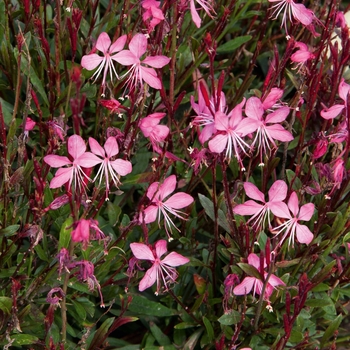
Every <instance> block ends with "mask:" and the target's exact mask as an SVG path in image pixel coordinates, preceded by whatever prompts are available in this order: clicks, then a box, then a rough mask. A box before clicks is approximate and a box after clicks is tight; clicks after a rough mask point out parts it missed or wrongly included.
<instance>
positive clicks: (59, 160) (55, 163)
mask: <svg viewBox="0 0 350 350" xmlns="http://www.w3.org/2000/svg"><path fill="white" fill-rule="evenodd" d="M44 161H45V163H47V164H48V165H50V167H52V168H60V167H61V166H64V165H69V164H72V162H71V161H70V160H69V159H68V158H67V157H64V156H57V155H55V154H49V155H48V156H45V157H44Z"/></svg>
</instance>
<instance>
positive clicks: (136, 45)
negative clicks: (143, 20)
mask: <svg viewBox="0 0 350 350" xmlns="http://www.w3.org/2000/svg"><path fill="white" fill-rule="evenodd" d="M146 50H147V38H146V36H145V35H143V34H136V35H135V36H134V37H133V38H132V39H131V41H130V44H129V50H123V51H121V52H119V53H117V54H116V55H115V56H114V57H113V59H114V60H116V61H117V62H118V63H120V64H122V65H123V66H131V68H130V69H129V70H128V72H127V73H126V74H125V75H129V77H128V79H127V82H126V83H127V86H128V88H129V90H133V89H134V88H135V87H136V86H137V85H138V84H140V86H141V88H142V86H143V82H144V81H145V82H146V83H147V84H148V85H149V86H151V87H153V88H154V89H158V90H160V89H161V88H162V82H161V80H160V79H159V78H158V76H157V72H156V71H155V70H154V69H153V68H162V67H164V66H165V65H167V64H168V63H169V62H170V58H168V57H166V56H148V57H145V58H144V59H143V60H141V57H142V56H143V55H144V54H145V52H146ZM145 64H146V65H148V66H150V67H153V68H149V67H146V66H145Z"/></svg>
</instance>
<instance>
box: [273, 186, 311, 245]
mask: <svg viewBox="0 0 350 350" xmlns="http://www.w3.org/2000/svg"><path fill="white" fill-rule="evenodd" d="M288 208H289V209H288ZM314 211H315V205H314V204H313V203H307V204H304V205H303V206H302V207H301V208H299V200H298V196H297V194H296V193H295V192H293V193H292V194H291V196H290V198H289V201H288V207H287V205H286V204H285V203H281V204H280V214H279V217H280V218H283V219H288V220H287V221H285V222H284V223H283V224H281V225H279V226H277V227H274V229H273V230H274V232H275V233H276V234H280V233H281V232H283V231H284V235H283V237H282V239H281V241H280V243H279V244H280V245H282V243H283V242H284V240H285V239H286V238H287V236H288V235H289V245H290V244H292V246H294V238H295V235H296V236H297V239H298V241H299V243H305V244H309V243H311V241H312V239H313V237H314V235H313V234H312V232H311V231H310V230H309V228H308V227H307V226H305V225H301V224H299V222H300V221H309V220H310V219H311V217H312V215H313V214H314ZM290 213H292V215H293V216H292V215H291V214H290ZM276 231H277V232H276Z"/></svg>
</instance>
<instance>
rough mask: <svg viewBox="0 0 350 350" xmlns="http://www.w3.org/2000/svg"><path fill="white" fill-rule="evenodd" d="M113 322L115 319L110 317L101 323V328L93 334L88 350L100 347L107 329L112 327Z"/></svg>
mask: <svg viewBox="0 0 350 350" xmlns="http://www.w3.org/2000/svg"><path fill="white" fill-rule="evenodd" d="M114 320H115V317H110V318H107V320H106V321H104V322H103V323H102V325H101V327H100V328H99V329H98V330H97V331H96V332H95V333H94V337H93V339H92V341H91V343H90V344H89V348H88V349H89V350H95V349H98V348H99V347H100V346H101V345H102V343H103V340H104V337H105V336H106V334H107V332H108V329H109V328H110V327H111V326H112V324H113V322H114Z"/></svg>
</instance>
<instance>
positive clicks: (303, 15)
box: [290, 1, 314, 26]
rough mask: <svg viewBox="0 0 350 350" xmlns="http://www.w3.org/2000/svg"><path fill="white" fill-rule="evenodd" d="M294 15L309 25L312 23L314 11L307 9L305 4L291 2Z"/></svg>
mask: <svg viewBox="0 0 350 350" xmlns="http://www.w3.org/2000/svg"><path fill="white" fill-rule="evenodd" d="M290 5H291V7H292V13H293V17H294V18H295V19H297V20H298V21H299V22H300V23H302V24H303V25H304V26H308V25H310V24H311V23H312V19H313V16H314V13H313V12H312V11H311V10H309V9H307V8H306V7H305V6H304V5H303V4H296V3H294V1H292V2H291V4H290Z"/></svg>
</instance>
